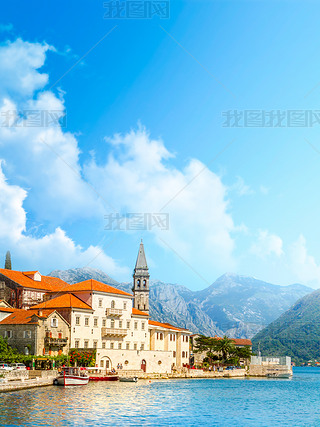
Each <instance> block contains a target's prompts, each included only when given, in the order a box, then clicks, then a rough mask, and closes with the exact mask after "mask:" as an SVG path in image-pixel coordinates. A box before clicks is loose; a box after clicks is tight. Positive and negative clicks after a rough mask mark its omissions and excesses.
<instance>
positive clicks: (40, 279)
mask: <svg viewBox="0 0 320 427" xmlns="http://www.w3.org/2000/svg"><path fill="white" fill-rule="evenodd" d="M67 285H68V283H66V282H64V281H63V280H61V279H59V278H58V277H50V276H43V275H41V274H40V273H39V271H15V270H7V269H5V268H0V299H3V300H5V301H6V302H7V303H9V304H10V305H11V306H12V307H14V308H24V309H28V308H30V307H31V306H32V305H35V304H37V303H39V302H41V301H42V300H43V297H44V295H45V293H46V292H49V291H55V292H57V291H59V290H61V289H63V288H64V287H65V286H67Z"/></svg>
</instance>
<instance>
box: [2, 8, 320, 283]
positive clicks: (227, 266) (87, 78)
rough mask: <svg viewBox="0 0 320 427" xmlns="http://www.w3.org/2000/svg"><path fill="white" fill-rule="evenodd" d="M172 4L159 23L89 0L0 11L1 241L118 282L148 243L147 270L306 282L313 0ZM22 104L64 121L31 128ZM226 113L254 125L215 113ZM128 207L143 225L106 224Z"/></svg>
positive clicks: (314, 186)
mask: <svg viewBox="0 0 320 427" xmlns="http://www.w3.org/2000/svg"><path fill="white" fill-rule="evenodd" d="M169 5H170V6H169V7H170V18H169V19H160V17H159V16H154V17H153V18H152V19H104V14H105V11H106V9H104V7H103V2H102V1H101V2H100V1H99V2H97V1H92V2H90V4H89V3H88V2H83V1H82V2H81V1H80V2H79V1H77V2H74V1H69V2H67V3H63V2H60V1H57V2H55V3H46V4H44V3H43V2H38V1H34V2H32V3H31V4H30V3H29V4H24V3H23V2H16V1H12V2H10V3H7V4H6V5H5V6H4V7H3V9H4V10H3V13H2V17H1V23H0V24H1V25H0V38H1V45H0V109H1V119H2V123H1V127H0V159H1V177H0V178H1V179H0V190H1V191H0V208H1V209H0V249H1V250H0V254H1V253H2V257H3V259H4V255H5V252H6V250H7V249H10V250H11V253H12V258H13V267H14V268H16V269H21V270H30V269H35V268H37V269H39V270H40V271H41V272H42V273H47V272H49V271H51V270H53V269H65V268H74V267H82V266H90V267H96V268H100V269H102V270H104V271H105V272H106V273H108V274H110V275H111V276H113V277H114V278H115V279H117V280H130V277H131V273H132V269H133V266H134V262H135V258H136V254H137V250H138V245H139V242H140V239H141V238H143V240H144V243H145V249H146V254H147V258H148V260H149V264H150V273H151V275H152V278H154V279H159V280H163V281H167V282H171V283H180V284H183V285H185V286H188V287H189V288H192V289H202V288H204V287H206V286H208V285H209V284H210V283H212V282H213V281H214V280H215V279H216V278H217V277H218V276H219V275H221V274H223V273H224V272H226V271H231V272H235V273H239V274H244V275H253V276H256V277H258V278H260V279H263V280H266V281H271V282H274V283H279V284H290V283H294V282H299V283H303V284H306V285H309V286H312V287H315V288H317V287H319V285H320V249H319V243H318V242H319V241H320V230H319V227H318V218H319V214H320V212H319V211H320V203H319V200H318V187H319V169H320V168H319V166H320V146H319V142H318V135H319V128H320V123H319V122H320V120H319V119H318V116H319V111H320V107H319V97H320V68H319V60H318V56H319V47H320V44H319V40H320V38H319V33H320V29H319V25H318V21H319V14H320V6H319V5H318V4H317V3H316V2H313V1H310V2H298V1H297V2H288V1H266V2H265V1H247V2H246V1H225V2H222V1H211V2H209V1H196V2H195V1H171V2H170V4H169ZM318 109H319V111H318ZM31 110H32V111H36V112H38V113H39V112H42V114H49V113H48V112H50V111H60V112H61V114H62V112H63V114H65V115H66V126H63V127H61V128H60V127H59V126H57V124H55V125H49V126H48V125H45V124H44V122H41V125H36V126H35V125H33V126H31V125H30V123H31V118H30V114H31V113H30V111H31ZM227 111H231V112H232V111H236V112H237V113H238V114H240V115H241V114H242V117H243V115H244V114H247V115H248V116H247V117H249V121H248V122H246V124H245V122H244V119H243V118H242V119H240V126H237V127H231V126H225V125H224V124H225V122H226V117H225V112H227ZM254 111H255V112H254ZM277 111H278V112H280V114H282V117H283V122H282V126H281V127H277V126H276V118H273V119H272V121H270V120H269V122H268V123H269V126H268V125H261V126H257V122H254V121H253V117H255V118H256V119H257V120H258V121H259V120H260V124H261V117H262V115H263V114H265V115H266V117H269V115H270V112H273V114H276V112H277ZM8 112H10V114H11V113H12V112H15V114H17V115H18V116H19V115H21V114H24V116H25V121H24V122H23V121H22V118H21V119H20V122H19V123H20V125H19V126H16V125H13V124H11V125H10V126H8V124H6V122H5V119H6V117H7V114H8ZM39 114H40V113H39ZM304 117H307V121H306V122H305V121H304ZM310 117H312V120H313V121H312V122H311V121H310ZM288 118H290V120H291V122H290V123H289V124H288V122H287V120H288ZM250 120H251V121H250ZM231 123H232V120H231ZM270 123H271V125H270ZM127 213H137V214H138V216H139V218H140V219H141V218H142V219H145V218H149V219H150V218H152V221H153V227H152V228H150V227H149V228H148V227H140V229H138V230H136V231H132V230H128V229H125V230H115V229H106V228H108V226H107V224H108V219H107V218H114V217H115V216H116V215H126V214H127ZM151 213H152V214H153V215H152V216H150V215H149V214H151ZM159 213H161V214H162V216H159V215H158V214H159ZM110 215H111V216H110ZM164 215H167V218H168V219H169V226H168V227H167V228H168V229H163V228H161V227H160V226H159V225H155V223H154V221H156V220H157V218H158V219H159V218H162V219H163V218H164V217H165V216H164ZM106 216H107V218H106ZM130 221H132V220H130ZM130 221H129V223H130ZM131 223H132V222H131ZM114 224H115V223H114ZM109 228H110V227H109ZM113 228H114V226H113Z"/></svg>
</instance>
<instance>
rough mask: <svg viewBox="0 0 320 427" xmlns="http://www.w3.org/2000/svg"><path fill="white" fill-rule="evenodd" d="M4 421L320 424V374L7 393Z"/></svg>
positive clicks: (1, 414)
mask: <svg viewBox="0 0 320 427" xmlns="http://www.w3.org/2000/svg"><path fill="white" fill-rule="evenodd" d="M0 399H1V412H0V425H3V426H20V425H23V426H57V427H62V426H63V427H64V426H84V425H85V426H135V427H136V426H141V425H144V426H202V425H210V426H214V425H219V426H221V425H228V426H243V425H246V426H251V425H252V426H253V425H255V426H256V425H259V426H260V425H266V426H269V425H270V426H271V425H272V426H274V425H315V424H317V425H318V421H319V420H320V405H319V402H320V375H312V374H311V375H310V373H307V374H305V375H303V374H302V375H300V376H299V375H297V376H295V377H294V379H293V380H292V381H287V380H283V381H282V380H250V381H248V380H242V381H239V380H237V381H233V380H223V379H216V380H169V381H166V380H164V381H152V382H151V383H149V382H148V381H142V380H140V381H139V382H138V383H137V384H135V383H115V382H110V383H107V382H105V383H89V384H88V385H87V386H84V387H70V388H62V387H44V388H37V389H29V390H24V391H19V392H13V393H2V394H0Z"/></svg>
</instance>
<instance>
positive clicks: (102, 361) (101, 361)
mask: <svg viewBox="0 0 320 427" xmlns="http://www.w3.org/2000/svg"><path fill="white" fill-rule="evenodd" d="M103 366H104V360H100V368H103Z"/></svg>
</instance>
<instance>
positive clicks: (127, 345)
mask: <svg viewBox="0 0 320 427" xmlns="http://www.w3.org/2000/svg"><path fill="white" fill-rule="evenodd" d="M126 350H130V343H129V342H127V343H126Z"/></svg>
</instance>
